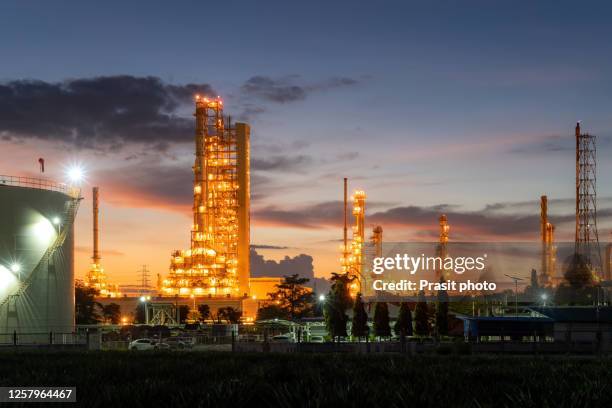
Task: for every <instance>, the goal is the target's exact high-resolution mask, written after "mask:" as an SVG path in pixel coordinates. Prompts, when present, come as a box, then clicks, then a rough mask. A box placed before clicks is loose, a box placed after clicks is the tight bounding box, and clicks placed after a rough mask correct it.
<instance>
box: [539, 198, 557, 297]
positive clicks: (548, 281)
mask: <svg viewBox="0 0 612 408" xmlns="http://www.w3.org/2000/svg"><path fill="white" fill-rule="evenodd" d="M554 233H555V226H554V225H553V224H551V223H550V222H549V221H548V197H547V196H545V195H543V196H541V197H540V235H541V239H542V260H541V261H542V262H541V266H540V276H539V277H538V283H539V285H540V286H543V287H546V286H551V285H552V283H553V280H552V278H553V277H554V275H555V262H556V259H555V258H556V254H555V252H556V250H555V247H554V245H553V243H554Z"/></svg>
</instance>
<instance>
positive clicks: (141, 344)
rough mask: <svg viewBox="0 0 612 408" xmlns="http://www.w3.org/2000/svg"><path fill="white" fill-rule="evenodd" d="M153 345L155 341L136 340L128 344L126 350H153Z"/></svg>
mask: <svg viewBox="0 0 612 408" xmlns="http://www.w3.org/2000/svg"><path fill="white" fill-rule="evenodd" d="M155 344H156V342H155V340H151V339H138V340H134V341H133V342H131V343H130V345H129V346H128V350H154V349H155Z"/></svg>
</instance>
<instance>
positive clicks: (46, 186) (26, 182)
mask: <svg viewBox="0 0 612 408" xmlns="http://www.w3.org/2000/svg"><path fill="white" fill-rule="evenodd" d="M2 186H14V187H25V188H35V189H38V190H49V191H57V192H60V193H64V194H66V195H69V196H70V197H73V198H78V197H79V196H80V194H81V190H80V189H79V188H78V187H74V186H71V185H68V184H66V183H58V182H55V181H52V180H48V179H43V178H38V177H27V176H7V175H1V174H0V187H2Z"/></svg>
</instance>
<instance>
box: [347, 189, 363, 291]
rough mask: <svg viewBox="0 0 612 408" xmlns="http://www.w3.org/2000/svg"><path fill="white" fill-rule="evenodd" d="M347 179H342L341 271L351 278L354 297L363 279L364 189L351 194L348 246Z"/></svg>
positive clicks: (350, 288)
mask: <svg viewBox="0 0 612 408" xmlns="http://www.w3.org/2000/svg"><path fill="white" fill-rule="evenodd" d="M346 193H347V181H346V179H344V242H343V245H342V258H341V263H342V272H343V273H345V274H347V275H348V276H350V277H351V278H353V282H352V283H351V285H350V287H349V290H350V293H351V296H353V297H355V296H356V295H357V293H359V292H360V291H361V283H362V280H363V246H364V242H365V200H366V194H365V192H364V191H361V190H357V191H355V193H354V194H353V197H352V200H353V217H354V218H355V224H354V225H353V239H352V240H351V244H350V246H349V245H348V243H347V197H346Z"/></svg>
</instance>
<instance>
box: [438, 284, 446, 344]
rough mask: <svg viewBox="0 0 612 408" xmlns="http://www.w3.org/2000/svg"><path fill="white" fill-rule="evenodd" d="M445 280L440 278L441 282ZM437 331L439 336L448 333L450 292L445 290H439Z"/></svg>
mask: <svg viewBox="0 0 612 408" xmlns="http://www.w3.org/2000/svg"><path fill="white" fill-rule="evenodd" d="M443 282H444V280H443V279H442V278H440V283H443ZM436 332H437V335H438V336H446V335H447V334H448V293H446V291H445V290H439V291H438V299H437V302H436Z"/></svg>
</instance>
